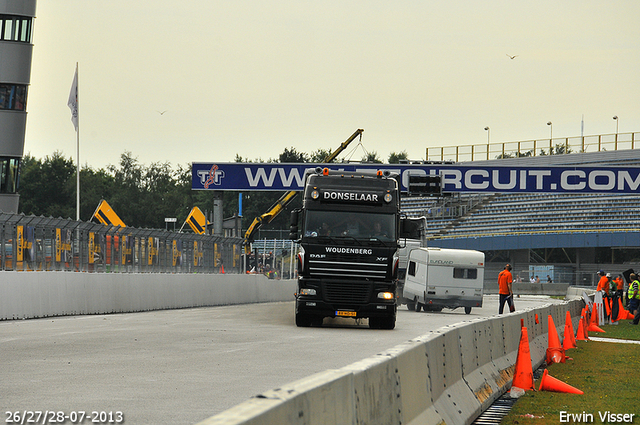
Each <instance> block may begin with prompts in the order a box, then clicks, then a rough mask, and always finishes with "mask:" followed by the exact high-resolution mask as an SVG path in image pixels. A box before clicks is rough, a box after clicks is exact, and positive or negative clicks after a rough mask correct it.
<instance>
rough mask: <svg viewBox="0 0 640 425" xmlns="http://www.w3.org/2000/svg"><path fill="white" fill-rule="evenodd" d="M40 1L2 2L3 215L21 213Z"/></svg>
mask: <svg viewBox="0 0 640 425" xmlns="http://www.w3.org/2000/svg"><path fill="white" fill-rule="evenodd" d="M35 13H36V0H0V211H4V212H18V200H19V195H18V183H19V181H20V180H19V172H20V163H21V161H22V155H23V153H24V135H25V130H26V126H27V94H28V90H29V81H30V79H31V56H32V52H33V44H32V34H33V21H34V18H35Z"/></svg>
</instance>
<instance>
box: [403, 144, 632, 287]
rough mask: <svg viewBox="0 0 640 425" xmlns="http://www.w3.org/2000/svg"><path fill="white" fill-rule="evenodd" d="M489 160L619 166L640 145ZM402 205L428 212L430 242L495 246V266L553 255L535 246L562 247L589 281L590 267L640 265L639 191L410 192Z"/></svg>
mask: <svg viewBox="0 0 640 425" xmlns="http://www.w3.org/2000/svg"><path fill="white" fill-rule="evenodd" d="M475 163H476V164H477V163H478V161H476V162H475ZM461 164H463V163H461ZM482 164H483V165H487V166H493V165H508V166H516V167H517V166H521V167H528V166H553V165H557V166H559V165H564V166H566V165H580V166H598V167H602V166H603V165H605V166H607V167H611V169H613V170H615V169H619V168H620V167H625V166H640V150H636V149H634V150H624V151H612V152H596V153H578V154H566V155H550V156H538V157H526V158H509V159H500V160H492V161H482ZM401 208H402V211H403V212H404V213H405V214H406V215H407V216H410V217H419V216H425V217H426V218H427V237H428V241H429V246H439V247H443V248H461V249H477V250H481V251H484V252H485V253H487V252H490V253H491V255H488V256H487V261H488V264H487V266H488V268H487V270H488V271H489V274H491V273H493V272H494V271H496V270H500V268H501V267H502V266H503V265H504V262H505V261H509V262H511V263H516V264H517V265H516V266H515V267H514V269H516V270H523V271H524V270H527V269H528V268H529V267H530V266H531V265H532V264H540V263H547V262H550V261H551V260H550V258H549V257H547V258H545V255H541V254H540V253H539V252H536V251H535V250H539V251H541V252H549V251H550V250H554V249H555V250H557V251H558V252H561V253H562V258H561V262H560V263H558V261H556V264H558V265H559V266H563V267H566V266H570V267H572V268H573V269H574V270H575V273H574V274H573V278H572V279H573V280H574V281H573V282H567V283H574V284H575V283H585V281H586V283H587V284H590V283H591V282H592V277H591V275H593V274H594V271H595V270H597V269H600V268H605V269H608V271H609V270H610V271H611V272H613V273H619V272H621V271H623V270H627V269H629V268H634V267H635V268H636V269H640V255H639V254H640V193H638V194H635V193H634V194H615V195H613V194H597V193H591V194H589V193H547V194H539V193H538V194H533V193H492V194H487V193H465V194H453V196H450V197H444V198H404V199H402V202H401ZM603 251H604V253H603ZM603 259H606V263H605V264H603ZM556 260H557V259H556ZM492 261H493V262H495V264H493V265H492V264H491V262H492ZM496 274H497V272H496ZM587 275H588V277H587Z"/></svg>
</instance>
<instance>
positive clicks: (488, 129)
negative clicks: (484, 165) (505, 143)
mask: <svg viewBox="0 0 640 425" xmlns="http://www.w3.org/2000/svg"><path fill="white" fill-rule="evenodd" d="M484 129H485V131H486V132H487V161H488V160H489V145H490V144H491V129H490V128H489V126H486V127H485V128H484Z"/></svg>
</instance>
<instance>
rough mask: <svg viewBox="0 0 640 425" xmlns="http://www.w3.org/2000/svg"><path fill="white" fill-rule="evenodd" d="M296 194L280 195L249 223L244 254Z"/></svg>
mask: <svg viewBox="0 0 640 425" xmlns="http://www.w3.org/2000/svg"><path fill="white" fill-rule="evenodd" d="M363 132H364V130H363V129H358V130H356V132H355V133H353V134H352V135H351V136H350V137H349V138H348V139H347V140H345V141H344V142H342V144H341V145H340V147H339V148H338V149H336V151H335V152H332V153H331V154H330V155H328V156H327V157H326V158H325V159H324V160H323V161H322V162H323V163H328V162H331V161H333V160H334V159H336V158H337V157H338V155H340V153H342V151H344V150H345V149H346V148H347V146H349V143H351V142H352V141H353V140H355V138H356V137H358V136H360V137H362V133H363ZM297 193H298V192H297V191H295V190H291V191H289V192H286V193H285V194H284V195H282V196H281V197H280V199H278V200H277V201H276V202H275V203H274V204H273V205H272V206H271V207H270V208H269V211H267V212H266V213H264V214H262V215H261V216H260V217H256V218H255V219H254V220H253V223H251V225H250V226H249V228H248V229H247V231H246V232H245V234H244V246H245V252H248V249H249V244H250V243H251V242H253V239H254V237H255V233H256V231H257V230H258V229H259V228H260V227H262V225H263V224H268V223H271V221H273V219H274V218H276V216H277V215H278V214H280V213H281V212H282V210H284V209H285V208H286V207H287V205H288V204H289V203H290V202H291V201H292V200H293V198H295V197H296V194H297Z"/></svg>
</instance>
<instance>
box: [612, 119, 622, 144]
mask: <svg viewBox="0 0 640 425" xmlns="http://www.w3.org/2000/svg"><path fill="white" fill-rule="evenodd" d="M613 120H614V121H615V122H616V143H615V150H618V124H619V123H620V121H618V116H617V115H614V116H613Z"/></svg>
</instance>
